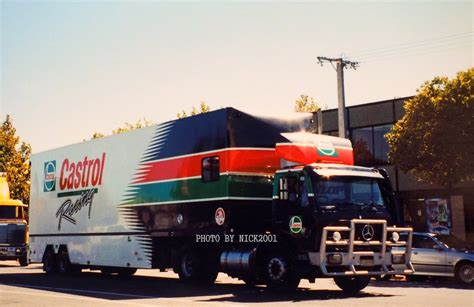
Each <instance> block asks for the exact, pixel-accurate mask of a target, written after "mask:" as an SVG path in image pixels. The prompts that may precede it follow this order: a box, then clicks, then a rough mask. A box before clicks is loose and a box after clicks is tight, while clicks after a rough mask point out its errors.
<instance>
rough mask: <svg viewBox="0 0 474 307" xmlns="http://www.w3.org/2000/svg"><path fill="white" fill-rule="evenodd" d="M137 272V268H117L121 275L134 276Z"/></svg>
mask: <svg viewBox="0 0 474 307" xmlns="http://www.w3.org/2000/svg"><path fill="white" fill-rule="evenodd" d="M136 272H137V269H135V268H120V269H118V270H117V273H118V274H119V276H121V277H130V276H133V274H135V273H136Z"/></svg>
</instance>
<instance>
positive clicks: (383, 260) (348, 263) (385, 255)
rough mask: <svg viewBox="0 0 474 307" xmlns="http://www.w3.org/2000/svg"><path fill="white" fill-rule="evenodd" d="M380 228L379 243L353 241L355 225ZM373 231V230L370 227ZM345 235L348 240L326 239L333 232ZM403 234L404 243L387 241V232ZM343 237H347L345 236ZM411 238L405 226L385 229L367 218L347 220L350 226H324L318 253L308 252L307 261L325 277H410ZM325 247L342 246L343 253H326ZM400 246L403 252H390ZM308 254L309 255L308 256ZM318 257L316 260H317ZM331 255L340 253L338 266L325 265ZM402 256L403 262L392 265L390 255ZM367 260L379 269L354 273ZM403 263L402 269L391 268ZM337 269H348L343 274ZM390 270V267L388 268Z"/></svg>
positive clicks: (385, 227)
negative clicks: (364, 259)
mask: <svg viewBox="0 0 474 307" xmlns="http://www.w3.org/2000/svg"><path fill="white" fill-rule="evenodd" d="M357 224H364V225H382V231H383V232H382V236H381V237H382V240H381V241H380V240H364V241H361V240H356V225H357ZM372 229H373V228H372ZM336 231H337V232H339V233H347V232H349V236H348V237H349V240H347V239H341V240H338V241H336V240H328V234H329V233H330V232H331V233H334V232H336ZM394 232H398V233H400V232H404V233H407V234H408V235H407V238H408V240H407V241H397V242H395V241H392V240H387V234H388V233H392V234H393V233H394ZM345 237H347V235H346V236H345ZM412 237H413V229H412V228H409V227H387V221H385V220H369V219H358V220H351V224H350V227H347V226H327V227H324V228H323V233H322V236H321V245H320V249H319V253H314V254H313V253H310V255H309V258H310V260H311V262H312V264H314V265H318V266H319V267H320V269H321V272H322V273H323V274H324V275H326V276H351V275H352V276H353V275H383V274H389V275H390V274H412V273H413V272H414V269H413V266H412V264H411V261H410V256H411V244H412ZM328 246H340V247H343V248H344V247H345V248H346V249H347V252H329V253H328V252H327V247H328ZM356 246H365V247H368V248H370V251H367V250H365V251H356V250H355V247H356ZM387 247H391V250H390V251H389V252H387ZM394 247H395V248H397V247H401V248H403V250H393V248H394ZM311 254H312V255H311ZM318 254H319V257H318ZM331 254H340V256H341V257H342V261H341V263H340V264H328V262H327V259H328V258H327V257H328V255H331ZM394 255H395V256H404V259H405V263H392V259H393V256H394ZM364 257H366V258H369V259H371V261H370V263H371V265H369V267H370V266H372V268H373V267H375V266H377V267H381V268H382V269H381V270H375V269H372V270H371V269H369V270H365V269H364V270H360V269H359V270H358V269H356V266H361V267H364V268H365V267H366V266H367V264H365V263H363V261H362V260H363V258H364ZM403 264H405V266H406V269H394V268H393V267H392V265H397V266H402V265H403ZM328 267H329V268H338V269H339V270H337V272H332V271H329V270H328ZM341 267H346V268H349V269H348V270H347V269H346V270H345V271H340V268H341ZM389 267H390V268H389Z"/></svg>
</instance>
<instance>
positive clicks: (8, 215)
mask: <svg viewBox="0 0 474 307" xmlns="http://www.w3.org/2000/svg"><path fill="white" fill-rule="evenodd" d="M18 214H19V210H18V207H16V206H0V218H3V219H16V218H20V217H19V216H18Z"/></svg>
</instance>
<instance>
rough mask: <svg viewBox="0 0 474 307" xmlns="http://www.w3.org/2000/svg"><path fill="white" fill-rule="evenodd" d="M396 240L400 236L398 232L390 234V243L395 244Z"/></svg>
mask: <svg viewBox="0 0 474 307" xmlns="http://www.w3.org/2000/svg"><path fill="white" fill-rule="evenodd" d="M398 240H400V235H399V234H398V232H396V231H394V232H392V241H393V242H395V243H397V242H398Z"/></svg>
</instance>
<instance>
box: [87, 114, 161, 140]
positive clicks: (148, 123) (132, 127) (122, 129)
mask: <svg viewBox="0 0 474 307" xmlns="http://www.w3.org/2000/svg"><path fill="white" fill-rule="evenodd" d="M151 125H153V122H152V121H149V120H147V119H146V118H143V119H140V120H138V121H137V122H136V123H135V124H130V123H129V122H126V123H125V124H124V125H123V127H118V128H117V129H115V130H112V134H119V133H124V132H127V131H131V130H135V129H140V128H145V127H149V126H151ZM104 136H105V135H104V134H103V133H101V132H95V133H94V134H93V135H92V139H98V138H101V137H104ZM84 141H85V140H84Z"/></svg>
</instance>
